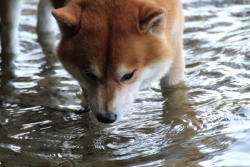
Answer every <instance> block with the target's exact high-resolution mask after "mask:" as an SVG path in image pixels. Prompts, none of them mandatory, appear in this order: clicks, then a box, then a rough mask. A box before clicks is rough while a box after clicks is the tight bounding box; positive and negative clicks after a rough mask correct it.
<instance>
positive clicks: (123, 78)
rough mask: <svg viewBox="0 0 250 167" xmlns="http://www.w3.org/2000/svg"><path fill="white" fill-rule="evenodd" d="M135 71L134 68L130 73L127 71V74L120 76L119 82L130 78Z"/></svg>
mask: <svg viewBox="0 0 250 167" xmlns="http://www.w3.org/2000/svg"><path fill="white" fill-rule="evenodd" d="M135 72H136V70H134V71H133V72H131V73H127V74H125V75H123V77H122V78H121V80H120V81H121V82H125V81H127V80H130V79H131V78H132V77H133V76H134V74H135Z"/></svg>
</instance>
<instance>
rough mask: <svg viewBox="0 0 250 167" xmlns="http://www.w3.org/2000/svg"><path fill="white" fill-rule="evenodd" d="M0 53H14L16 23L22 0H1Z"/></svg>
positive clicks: (16, 33)
mask: <svg viewBox="0 0 250 167" xmlns="http://www.w3.org/2000/svg"><path fill="white" fill-rule="evenodd" d="M1 1H2V2H0V5H1V24H2V31H1V43H2V53H4V54H8V55H16V54H18V52H19V47H18V25H19V17H20V14H21V5H22V2H23V0H1Z"/></svg>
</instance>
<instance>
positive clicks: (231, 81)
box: [0, 0, 250, 167]
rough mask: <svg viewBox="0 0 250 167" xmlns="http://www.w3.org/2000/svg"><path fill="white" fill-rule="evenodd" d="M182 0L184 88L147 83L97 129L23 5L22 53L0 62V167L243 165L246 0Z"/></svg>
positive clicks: (247, 89) (248, 93)
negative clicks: (119, 115)
mask: <svg viewBox="0 0 250 167" xmlns="http://www.w3.org/2000/svg"><path fill="white" fill-rule="evenodd" d="M183 2H184V7H185V15H186V24H185V35H184V43H185V55H186V62H187V65H186V80H185V86H184V85H182V86H180V87H176V88H172V89H169V90H166V91H165V92H164V93H161V92H160V91H159V86H158V83H156V84H155V85H154V86H153V87H154V88H152V89H147V90H143V91H141V92H140V94H139V97H138V99H137V100H136V102H135V103H134V104H133V105H132V106H131V109H130V110H129V111H128V112H127V113H126V116H125V117H124V119H122V120H121V121H120V122H117V123H115V124H112V125H104V124H98V123H96V122H94V121H91V119H90V117H91V114H89V113H81V112H77V111H79V109H80V103H81V101H80V99H79V97H78V94H79V93H80V92H79V91H80V89H79V86H78V84H77V82H76V81H74V80H73V79H72V78H71V77H70V76H69V75H68V74H67V73H66V72H65V71H64V70H63V68H62V67H61V64H60V63H59V62H58V61H57V60H56V58H55V56H54V53H53V52H51V50H50V48H49V49H48V50H46V47H45V49H44V50H43V51H44V53H45V54H44V53H42V50H41V48H40V45H39V44H38V43H37V36H36V35H35V34H34V32H35V15H34V14H35V8H36V7H35V5H36V2H35V1H33V0H29V1H27V3H26V4H25V6H24V11H23V16H22V18H21V19H22V20H21V27H20V32H21V33H20V38H21V48H22V54H21V55H18V56H17V57H16V58H15V60H14V61H9V60H3V62H4V63H2V64H1V71H0V72H1V78H0V79H1V80H0V84H1V87H0V166H1V165H2V166H7V167H15V166H31V165H34V166H107V167H112V166H191V167H193V166H199V165H201V166H224V165H235V166H237V165H239V164H238V163H239V162H241V165H249V164H250V161H249V158H248V157H249V156H250V155H249V151H248V150H249V147H248V146H249V145H250V143H249V137H248V136H249V127H248V126H247V125H248V124H249V120H250V119H249V118H250V115H249V111H250V109H249V108H250V85H249V83H250V82H249V78H250V73H249V71H250V68H249V67H250V61H249V60H250V54H249V53H250V51H249V48H250V46H249V34H250V31H249V26H250V19H249V12H250V4H249V1H247V0H246V1H244V0H237V1H235V0H229V1H228V0H224V1H216V0H213V1H210V0H184V1H183ZM26 30H28V32H27V31H26ZM3 58H4V55H3ZM10 62H11V63H13V64H14V65H15V66H13V67H12V68H10V65H9V64H10ZM13 160H15V161H13Z"/></svg>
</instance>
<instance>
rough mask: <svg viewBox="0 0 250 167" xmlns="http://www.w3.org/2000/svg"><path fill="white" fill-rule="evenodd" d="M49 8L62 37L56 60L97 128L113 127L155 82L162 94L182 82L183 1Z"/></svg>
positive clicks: (114, 0) (95, 0)
mask: <svg viewBox="0 0 250 167" xmlns="http://www.w3.org/2000/svg"><path fill="white" fill-rule="evenodd" d="M51 2H52V4H53V6H54V8H55V9H54V10H53V11H52V15H53V16H54V17H55V19H56V20H57V22H58V25H59V28H60V31H61V40H60V43H59V46H58V48H57V56H58V58H59V60H60V61H61V62H62V64H63V65H64V67H65V69H66V70H67V71H68V72H69V73H70V74H71V75H72V76H73V77H74V78H75V79H76V80H77V81H78V82H79V84H80V86H81V88H82V92H83V96H84V100H83V106H86V105H87V103H88V104H89V105H90V109H91V110H92V111H93V113H94V115H95V116H96V118H97V120H98V121H99V122H103V123H113V122H115V121H116V120H117V119H119V117H120V115H121V113H124V112H125V111H126V107H127V106H128V105H129V104H130V103H131V102H133V100H134V99H135V97H136V94H137V92H138V91H139V90H140V89H141V88H143V87H146V86H149V85H150V83H152V82H154V81H156V80H160V85H161V88H162V89H165V88H167V87H169V86H173V85H176V84H179V83H180V82H182V80H183V77H184V64H185V62H184V57H183V55H182V45H183V44H182V34H183V23H184V17H183V13H182V3H181V0H51ZM3 47H4V46H3Z"/></svg>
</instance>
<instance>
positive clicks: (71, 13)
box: [52, 3, 82, 36]
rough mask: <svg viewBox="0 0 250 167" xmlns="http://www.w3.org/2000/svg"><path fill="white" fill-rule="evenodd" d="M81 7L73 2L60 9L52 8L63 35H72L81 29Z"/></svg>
mask: <svg viewBox="0 0 250 167" xmlns="http://www.w3.org/2000/svg"><path fill="white" fill-rule="evenodd" d="M81 12H82V11H81V7H80V6H79V5H77V4H74V3H71V4H67V5H66V6H64V7H62V8H58V9H54V10H52V15H53V16H54V17H55V19H56V20H57V22H58V24H59V27H60V29H61V31H63V32H64V33H63V35H68V36H72V35H74V34H76V33H77V32H78V31H79V29H80V23H81Z"/></svg>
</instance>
